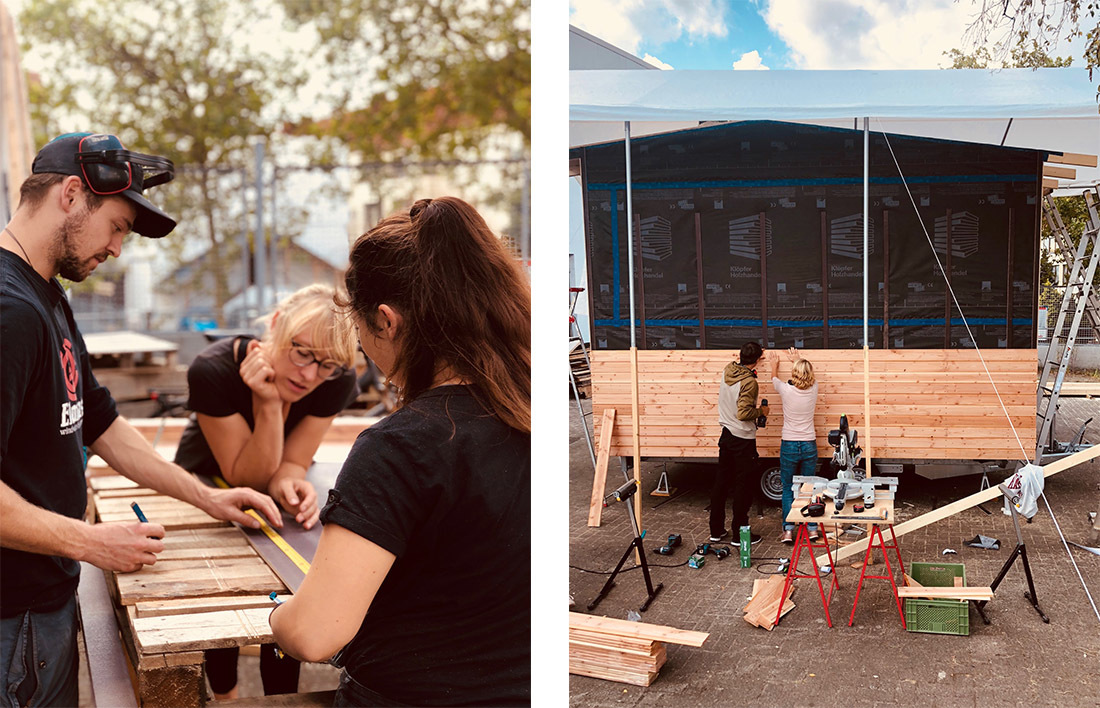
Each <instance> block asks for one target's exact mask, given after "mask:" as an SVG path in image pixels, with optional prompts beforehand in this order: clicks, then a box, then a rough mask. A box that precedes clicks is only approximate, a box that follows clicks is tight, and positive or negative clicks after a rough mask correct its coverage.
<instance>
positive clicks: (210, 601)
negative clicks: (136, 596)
mask: <svg viewBox="0 0 1100 708" xmlns="http://www.w3.org/2000/svg"><path fill="white" fill-rule="evenodd" d="M264 607H266V608H267V610H268V611H269V612H270V611H271V610H272V608H274V604H273V603H272V602H271V598H270V597H269V596H267V595H242V596H239V597H184V598H179V599H174V600H152V601H149V602H139V603H137V604H136V605H134V611H135V617H138V618H141V617H166V616H169V615H187V614H198V613H201V612H221V611H225V610H248V609H257V608H260V609H262V608H264Z"/></svg>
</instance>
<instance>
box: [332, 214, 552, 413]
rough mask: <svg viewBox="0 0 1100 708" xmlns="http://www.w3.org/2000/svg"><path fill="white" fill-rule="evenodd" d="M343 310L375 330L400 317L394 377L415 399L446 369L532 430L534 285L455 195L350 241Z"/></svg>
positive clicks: (407, 399)
mask: <svg viewBox="0 0 1100 708" xmlns="http://www.w3.org/2000/svg"><path fill="white" fill-rule="evenodd" d="M345 280H346V284H347V291H348V303H347V304H348V306H349V307H350V309H352V310H353V311H354V312H355V314H357V315H358V316H359V318H360V319H362V320H363V321H364V322H365V323H366V325H367V327H368V328H369V327H373V323H374V315H375V313H377V310H378V306H379V305H381V304H387V305H389V306H390V307H392V308H394V309H395V310H397V311H398V312H400V313H401V316H402V329H401V330H399V332H398V340H397V345H398V351H397V358H396V361H395V363H394V368H395V373H396V372H399V373H400V377H399V378H400V380H401V381H402V384H403V385H402V391H401V398H402V401H403V402H404V403H408V402H411V401H412V400H414V399H415V398H416V397H417V396H418V395H420V394H421V393H423V392H424V391H426V390H427V389H429V388H431V386H432V384H433V381H434V380H435V377H436V375H437V374H438V373H439V372H440V371H442V370H444V369H447V368H450V369H451V370H453V371H454V372H455V374H457V375H458V376H460V377H461V378H462V379H463V380H465V381H467V382H469V383H470V385H471V391H472V392H473V393H474V395H475V396H477V397H478V399H479V400H480V402H481V403H482V405H484V406H485V408H486V409H488V410H489V411H491V412H492V413H493V414H494V415H496V416H498V417H499V418H500V419H501V420H503V421H504V422H506V423H507V424H508V425H511V426H512V427H514V428H517V429H519V430H523V431H525V432H529V431H530V429H531V428H530V426H531V289H530V285H529V283H528V280H527V275H526V273H524V272H523V271H522V269H521V268H520V267H519V264H518V263H517V262H516V261H515V259H514V258H513V257H512V256H511V255H510V254H509V253H508V252H507V251H506V250H505V249H504V247H503V246H502V245H501V242H500V239H499V238H497V236H496V235H495V234H493V232H492V231H491V230H490V229H489V226H488V225H487V224H486V223H485V220H484V219H483V218H482V217H481V215H480V214H479V213H478V212H477V211H476V210H475V209H474V208H473V207H472V206H470V205H469V204H467V203H466V202H464V201H462V200H461V199H458V198H456V197H440V198H438V199H420V200H417V201H416V202H414V203H413V205H412V206H411V207H410V208H409V210H408V211H407V212H402V213H398V214H394V215H392V216H389V217H386V218H385V219H383V220H382V221H380V222H379V223H378V225H377V226H375V227H374V228H373V229H371V230H370V231H368V232H367V233H365V234H363V235H362V236H360V237H359V239H357V240H356V242H355V245H354V246H352V250H351V256H350V265H349V267H348V272H347V276H346V278H345Z"/></svg>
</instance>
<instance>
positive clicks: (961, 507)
mask: <svg viewBox="0 0 1100 708" xmlns="http://www.w3.org/2000/svg"><path fill="white" fill-rule="evenodd" d="M1097 457H1100V445H1094V446H1092V447H1090V448H1088V449H1087V450H1081V451H1080V452H1075V453H1073V454H1072V455H1070V456H1068V457H1063V458H1062V459H1060V460H1056V461H1054V462H1052V463H1050V464H1049V465H1047V466H1045V467H1043V477H1044V478H1045V477H1050V476H1051V475H1055V474H1058V473H1059V472H1061V471H1062V470H1067V469H1069V468H1071V467H1076V466H1077V465H1080V464H1082V463H1085V462H1088V461H1089V460H1093V459H1095V458H1097ZM999 496H1001V490H1000V489H998V488H997V487H990V488H989V489H983V490H982V491H980V492H978V493H976V494H971V495H970V496H968V497H963V498H962V499H959V500H958V501H955V502H952V503H950V504H948V505H947V506H941V507H940V508H939V509H933V510H932V511H930V512H928V513H927V514H921V515H920V516H918V517H916V518H913V519H909V520H908V521H905V522H903V523H900V524H898V525H897V526H895V527H894V536H895V537H897V536H903V535H905V534H907V533H909V532H910V531H916V530H917V529H921V528H924V527H925V526H928V525H929V524H934V523H935V522H937V521H939V520H941V519H946V518H947V517H948V516H954V515H955V514H957V513H959V512H960V511H965V510H967V509H969V508H971V507H975V506H977V505H979V504H981V503H982V502H987V501H990V500H992V499H996V498H997V497H999ZM869 540H870V539H868V538H865V539H862V540H860V541H856V542H855V543H852V544H849V545H847V546H845V547H844V548H841V549H840V550H838V551H836V552H835V553H833V558H834V559H835V560H837V561H839V560H840V559H842V558H847V557H848V556H854V555H856V554H857V553H862V552H864V551H865V550H866V549H867V543H868V541H869ZM828 562H829V557H828V555H821V556H818V557H817V563H818V565H822V564H825V563H828Z"/></svg>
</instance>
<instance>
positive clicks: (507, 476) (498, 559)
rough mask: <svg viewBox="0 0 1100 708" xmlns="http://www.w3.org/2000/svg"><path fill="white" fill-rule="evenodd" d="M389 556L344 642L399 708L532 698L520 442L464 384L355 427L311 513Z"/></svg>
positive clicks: (354, 665) (527, 477)
mask: <svg viewBox="0 0 1100 708" xmlns="http://www.w3.org/2000/svg"><path fill="white" fill-rule="evenodd" d="M321 521H322V522H323V523H324V524H338V525H340V526H343V527H344V528H346V529H348V530H350V531H352V532H354V533H356V534H358V535H360V536H362V537H364V538H366V539H367V540H369V541H372V542H373V543H375V544H377V545H379V546H381V547H382V548H384V549H386V550H387V551H389V552H391V553H393V554H394V555H395V556H397V558H396V560H395V561H394V564H393V566H392V567H391V568H390V571H389V573H388V574H387V575H386V579H385V580H384V581H383V582H382V586H381V587H380V588H379V590H378V593H377V595H376V596H375V597H374V600H373V602H372V603H371V606H370V611H369V612H368V613H367V616H366V618H365V619H364V620H363V624H362V626H361V627H360V628H359V631H358V633H357V634H356V636H355V638H354V639H353V640H352V641H351V643H350V644H349V645H348V647H347V648H346V650H345V655H344V659H345V666H346V668H347V670H348V672H349V673H350V674H351V675H352V677H354V678H355V679H356V680H357V681H358V682H359V683H361V684H363V685H364V686H366V687H368V688H369V689H371V690H373V691H377V692H378V693H380V694H382V695H383V696H385V697H387V698H389V699H392V700H396V701H399V702H401V703H406V704H409V705H423V706H427V705H477V706H490V705H525V704H530V701H531V695H530V692H531V685H530V682H531V436H530V435H529V434H527V433H521V432H520V431H518V430H516V429H514V428H510V427H508V426H507V425H505V424H504V423H503V422H501V421H500V419H498V418H496V417H494V416H491V415H489V414H488V413H487V412H486V411H485V409H484V408H483V407H482V406H481V405H480V404H479V403H478V401H477V400H476V399H475V398H474V396H473V395H472V394H471V391H470V389H469V388H467V387H466V386H440V387H438V388H434V389H430V390H429V391H427V392H425V393H423V394H421V395H420V396H419V397H417V399H416V400H415V401H413V402H412V403H411V404H409V405H407V406H405V407H404V408H401V409H399V410H397V411H396V412H394V413H391V414H390V415H389V416H388V417H387V418H386V419H385V420H383V421H382V422H380V423H377V424H375V425H373V426H371V427H370V428H367V429H366V430H365V431H363V432H362V433H361V434H360V435H359V438H358V439H357V440H356V441H355V444H354V445H353V447H352V450H351V454H350V455H349V456H348V459H347V461H346V462H345V463H344V466H343V468H342V469H341V471H340V476H339V477H338V478H337V480H336V487H335V488H334V489H333V490H332V492H330V494H329V500H328V503H327V504H326V505H325V507H324V509H323V510H322V511H321Z"/></svg>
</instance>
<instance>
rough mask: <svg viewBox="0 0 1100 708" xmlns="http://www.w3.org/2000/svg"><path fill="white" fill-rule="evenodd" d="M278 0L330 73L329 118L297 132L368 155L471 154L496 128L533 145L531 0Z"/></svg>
mask: <svg viewBox="0 0 1100 708" xmlns="http://www.w3.org/2000/svg"><path fill="white" fill-rule="evenodd" d="M279 2H281V3H282V6H283V8H284V11H285V12H286V15H287V17H288V18H289V19H290V20H292V21H293V22H296V23H299V24H301V25H309V26H311V27H313V28H314V29H315V31H316V32H317V35H318V37H319V40H320V43H321V46H322V48H323V52H324V59H325V62H326V64H327V66H328V69H329V70H330V71H331V72H332V80H331V81H330V86H331V87H332V90H331V91H330V92H329V94H328V96H327V99H328V100H329V101H330V103H331V106H332V109H333V110H332V114H331V117H329V118H327V119H325V120H318V121H311V122H306V123H302V124H300V125H298V126H297V127H296V129H297V130H298V131H299V132H302V133H306V134H311V135H316V136H319V137H334V138H337V139H338V140H339V141H340V142H342V143H343V144H345V145H346V146H348V147H349V148H351V149H352V150H353V151H354V152H356V153H358V155H359V156H360V157H361V158H362V159H363V160H364V161H372V160H385V159H394V158H398V159H437V158H443V159H446V158H451V157H455V156H461V155H471V154H477V153H479V152H480V151H481V150H482V148H483V147H484V146H485V141H486V139H488V138H489V137H490V136H491V135H492V134H493V133H494V131H499V130H501V129H503V130H504V131H506V132H514V133H518V134H519V135H520V136H522V138H523V142H524V144H525V145H528V146H529V145H530V140H531V27H530V22H531V20H530V0H494V1H493V2H481V1H480V0H279Z"/></svg>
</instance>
